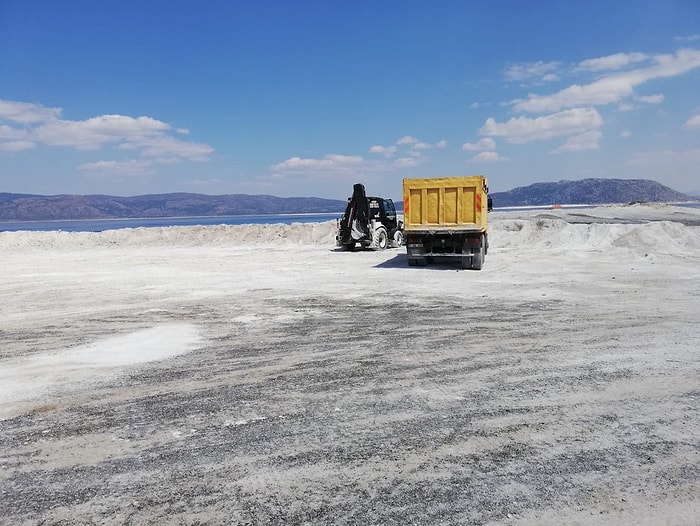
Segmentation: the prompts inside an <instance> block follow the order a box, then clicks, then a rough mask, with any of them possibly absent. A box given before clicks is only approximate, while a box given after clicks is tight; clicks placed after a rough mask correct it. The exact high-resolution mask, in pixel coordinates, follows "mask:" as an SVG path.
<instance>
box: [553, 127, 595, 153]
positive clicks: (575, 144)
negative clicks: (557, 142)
mask: <svg viewBox="0 0 700 526" xmlns="http://www.w3.org/2000/svg"><path fill="white" fill-rule="evenodd" d="M602 135H603V134H602V133H601V132H600V131H598V130H590V131H587V132H583V133H580V134H578V135H574V136H573V137H569V138H568V139H567V140H566V142H565V143H564V144H562V145H561V146H560V147H559V148H557V149H556V150H553V152H552V153H562V152H582V151H585V150H597V149H598V143H599V141H600V138H601V137H602Z"/></svg>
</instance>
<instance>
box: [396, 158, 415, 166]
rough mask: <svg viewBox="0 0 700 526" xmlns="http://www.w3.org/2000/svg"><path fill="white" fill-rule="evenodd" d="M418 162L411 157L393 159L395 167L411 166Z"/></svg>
mask: <svg viewBox="0 0 700 526" xmlns="http://www.w3.org/2000/svg"><path fill="white" fill-rule="evenodd" d="M417 164H418V161H417V160H416V159H415V158H413V157H401V158H400V159H396V161H394V166H395V167H397V168H412V167H414V166H416V165H417Z"/></svg>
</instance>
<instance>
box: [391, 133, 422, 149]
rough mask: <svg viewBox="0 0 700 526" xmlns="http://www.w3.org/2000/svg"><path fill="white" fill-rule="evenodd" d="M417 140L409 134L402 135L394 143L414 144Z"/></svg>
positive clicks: (400, 144) (401, 144)
mask: <svg viewBox="0 0 700 526" xmlns="http://www.w3.org/2000/svg"><path fill="white" fill-rule="evenodd" d="M417 142H419V141H418V139H416V138H415V137H411V136H410V135H404V136H403V137H401V138H400V139H399V140H398V141H396V144H398V145H399V146H403V145H406V144H416V143H417Z"/></svg>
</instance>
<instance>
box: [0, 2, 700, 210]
mask: <svg viewBox="0 0 700 526" xmlns="http://www.w3.org/2000/svg"><path fill="white" fill-rule="evenodd" d="M469 174H483V175H486V176H487V177H488V178H489V183H490V187H491V190H492V191H505V190H510V189H512V188H515V187H518V186H525V185H528V184H531V183H534V182H541V181H558V180H561V179H570V180H576V179H583V178H587V177H603V178H625V179H629V178H643V179H653V180H656V181H659V182H661V183H662V184H665V185H667V186H670V187H671V188H674V189H676V190H679V191H684V192H700V2H698V1H697V0H658V1H648V0H635V1H634V2H628V1H624V0H619V1H616V0H605V1H599V0H589V1H586V2H573V1H564V0H562V1H548V0H542V1H537V2H535V1H530V2H526V1H521V0H493V1H488V2H476V1H468V0H462V1H427V0H426V1H412V0H406V1H398V0H384V1H380V0H374V1H365V0H355V1H339V0H336V1H332V0H327V1H314V0H298V1H289V0H284V1H272V0H270V1H266V0H260V1H234V0H231V1H206V0H203V1H201V2H194V1H179V0H168V1H160V0H150V1H141V0H139V1H136V0H122V1H113V0H100V1H92V0H90V1H72V0H63V1H54V0H51V1H36V0H0V192H16V193H35V194H62V193H69V194H94V193H103V194H113V195H138V194H146V193H161V192H197V193H205V194H228V193H246V194H272V195H277V196H282V197H289V196H317V197H327V198H333V199H345V198H346V197H347V196H348V195H350V193H351V191H352V184H353V183H355V182H363V183H365V185H366V187H367V190H368V191H369V192H371V193H374V194H381V195H386V196H389V197H394V198H397V197H399V196H400V194H401V180H402V179H403V178H404V177H437V176H449V175H469Z"/></svg>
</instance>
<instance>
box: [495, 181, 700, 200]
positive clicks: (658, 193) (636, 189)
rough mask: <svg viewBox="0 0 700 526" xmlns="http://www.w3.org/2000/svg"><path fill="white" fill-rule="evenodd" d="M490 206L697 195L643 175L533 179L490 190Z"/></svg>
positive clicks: (672, 198)
mask: <svg viewBox="0 0 700 526" xmlns="http://www.w3.org/2000/svg"><path fill="white" fill-rule="evenodd" d="M491 198H492V199H493V206H495V207H502V206H541V205H545V206H546V205H553V204H561V205H566V204H591V205H596V204H607V203H631V202H645V203H674V202H683V201H695V200H697V198H695V197H692V196H689V195H686V194H682V193H680V192H676V191H675V190H672V189H671V188H669V187H667V186H664V185H662V184H660V183H657V182H656V181H649V180H646V179H581V180H579V181H559V182H558V183H535V184H531V185H530V186H522V187H519V188H514V189H513V190H510V191H508V192H493V193H492V194H491Z"/></svg>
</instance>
